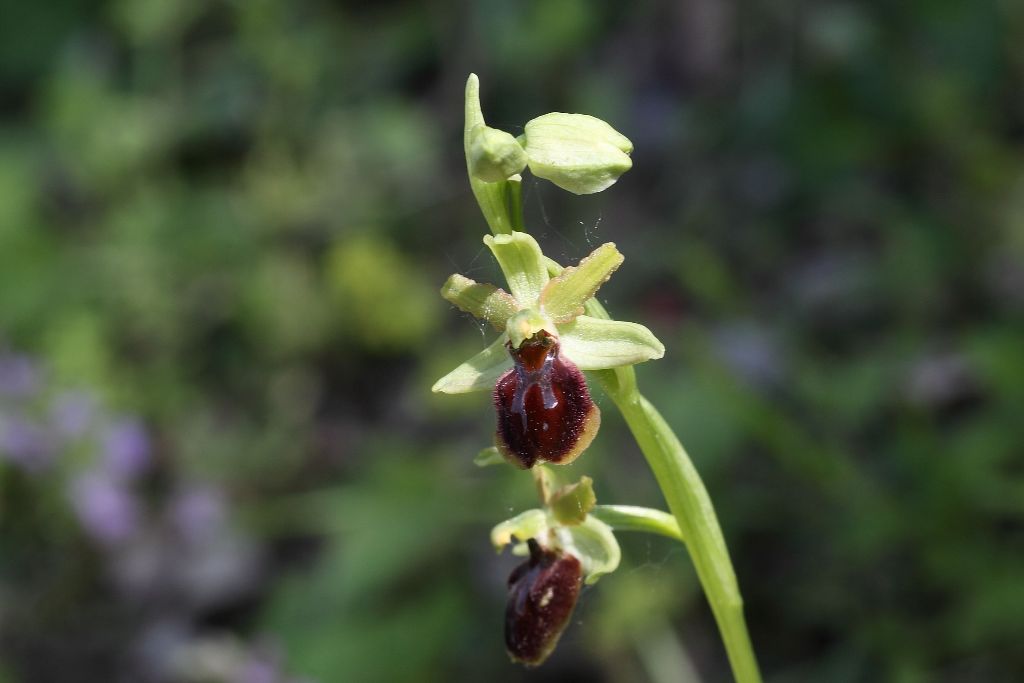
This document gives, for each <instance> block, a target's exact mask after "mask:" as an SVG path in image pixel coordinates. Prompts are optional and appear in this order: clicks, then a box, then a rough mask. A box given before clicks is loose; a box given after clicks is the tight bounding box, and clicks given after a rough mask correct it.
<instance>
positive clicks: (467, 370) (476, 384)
mask: <svg viewBox="0 0 1024 683" xmlns="http://www.w3.org/2000/svg"><path fill="white" fill-rule="evenodd" d="M506 341H508V337H506V336H505V335H504V334H503V335H501V336H500V337H498V338H497V339H496V340H495V341H494V343H492V344H491V345H490V346H488V347H487V348H486V349H484V350H483V351H481V352H480V353H478V354H476V355H475V356H473V357H472V358H470V359H469V360H467V361H466V362H465V363H463V364H462V365H460V366H459V367H457V368H455V369H454V370H452V371H451V372H449V373H448V374H447V375H445V376H444V377H442V378H441V379H439V380H437V381H436V382H434V386H433V387H431V389H430V390H431V391H433V392H434V393H442V394H466V393H469V392H471V391H485V390H491V389H494V385H495V383H496V382H497V381H498V378H499V377H501V376H502V375H503V374H505V372H506V371H507V370H509V369H510V368H511V367H512V358H511V357H510V356H509V355H508V349H506V348H505V342H506Z"/></svg>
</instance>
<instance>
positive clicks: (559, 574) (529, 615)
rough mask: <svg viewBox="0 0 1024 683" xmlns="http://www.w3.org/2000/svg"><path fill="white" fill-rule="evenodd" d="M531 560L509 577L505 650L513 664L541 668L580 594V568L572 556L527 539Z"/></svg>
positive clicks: (517, 568)
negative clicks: (539, 666) (546, 548)
mask: <svg viewBox="0 0 1024 683" xmlns="http://www.w3.org/2000/svg"><path fill="white" fill-rule="evenodd" d="M527 544H528V545H529V546H530V559H528V560H527V561H526V562H524V563H523V564H521V565H519V566H518V567H516V568H515V569H514V570H512V575H511V576H509V577H508V604H507V605H506V607H505V648H506V649H507V650H508V654H509V656H510V657H512V659H513V660H514V661H517V662H522V663H523V664H527V665H529V666H537V665H538V664H541V663H542V662H543V661H544V660H545V659H547V658H548V655H550V654H551V652H552V651H553V650H554V649H555V645H556V644H558V639H559V637H560V636H561V635H562V631H564V630H565V627H566V626H567V625H568V623H569V617H571V616H572V611H573V608H575V607H576V598H577V597H579V594H580V585H581V583H582V581H581V578H582V567H581V566H580V561H579V560H578V559H576V558H575V557H574V556H572V555H567V554H565V553H562V552H556V551H553V550H545V549H544V548H541V547H540V545H539V544H538V543H537V541H535V540H534V539H532V538H531V539H529V540H528V541H527Z"/></svg>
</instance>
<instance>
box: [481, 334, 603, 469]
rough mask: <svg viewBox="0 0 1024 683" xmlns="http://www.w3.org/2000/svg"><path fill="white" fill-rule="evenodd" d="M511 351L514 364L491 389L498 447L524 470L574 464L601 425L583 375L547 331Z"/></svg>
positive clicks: (598, 413)
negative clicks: (495, 413) (544, 463)
mask: <svg viewBox="0 0 1024 683" xmlns="http://www.w3.org/2000/svg"><path fill="white" fill-rule="evenodd" d="M509 353H510V354H511V356H512V360H513V363H514V365H513V367H512V369H511V370H509V371H508V372H506V373H505V374H504V375H502V376H501V378H500V379H499V380H498V382H497V385H496V386H495V388H494V406H495V409H496V410H497V413H498V429H497V434H496V438H495V442H496V444H497V446H498V449H499V450H500V451H501V452H502V454H504V455H505V457H506V458H508V459H509V460H510V461H511V462H513V463H514V464H516V465H517V466H519V467H521V468H523V469H528V468H530V467H533V466H534V465H535V464H536V463H538V462H551V463H557V464H565V463H568V462H572V461H573V460H574V459H575V458H576V456H578V455H579V454H580V453H582V452H583V450H584V449H585V448H586V447H587V446H589V445H590V442H591V441H592V440H593V438H594V435H595V434H596V433H597V427H598V425H599V424H600V412H599V411H598V409H597V406H595V405H594V402H593V401H592V400H591V398H590V392H589V391H588V390H587V383H586V380H585V379H584V378H583V373H581V372H580V371H579V368H577V367H576V365H575V364H574V363H573V362H572V361H570V360H568V359H566V358H562V357H561V356H560V354H559V346H558V342H557V341H556V340H555V339H554V338H553V337H551V336H549V335H548V334H547V333H546V332H540V333H539V334H538V335H537V336H536V337H534V338H533V339H530V340H527V341H525V342H523V344H522V345H521V346H520V347H519V348H518V349H510V350H509Z"/></svg>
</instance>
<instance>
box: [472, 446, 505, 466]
mask: <svg viewBox="0 0 1024 683" xmlns="http://www.w3.org/2000/svg"><path fill="white" fill-rule="evenodd" d="M505 462H506V461H505V456H503V455H502V454H501V451H499V450H498V449H497V448H495V447H494V446H489V447H487V448H484V449H483V450H481V451H480V452H479V453H477V454H476V457H474V458H473V464H474V465H476V466H477V467H490V466H491V465H504V464H505Z"/></svg>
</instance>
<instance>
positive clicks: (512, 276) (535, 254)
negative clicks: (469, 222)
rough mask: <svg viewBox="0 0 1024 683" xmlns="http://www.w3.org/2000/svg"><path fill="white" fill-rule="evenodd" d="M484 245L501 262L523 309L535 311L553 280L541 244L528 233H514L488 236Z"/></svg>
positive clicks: (500, 264) (510, 285) (513, 292)
mask: <svg viewBox="0 0 1024 683" xmlns="http://www.w3.org/2000/svg"><path fill="white" fill-rule="evenodd" d="M484 244H486V245H487V247H488V248H489V249H490V250H491V252H492V253H493V254H494V258H495V259H497V261H498V265H499V266H501V272H503V273H504V274H505V279H506V280H507V281H508V287H509V289H510V290H511V291H512V296H514V297H515V298H516V301H518V302H519V305H520V306H522V307H524V308H526V307H535V306H536V305H537V302H538V300H539V299H540V293H541V291H542V290H543V289H544V287H545V285H547V284H548V280H549V278H548V271H547V268H546V267H545V264H544V255H543V254H542V253H541V251H540V245H539V244H537V240H535V239H533V237H532V236H530V235H528V234H527V233H525V232H513V233H511V234H509V235H486V236H485V237H484Z"/></svg>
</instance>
